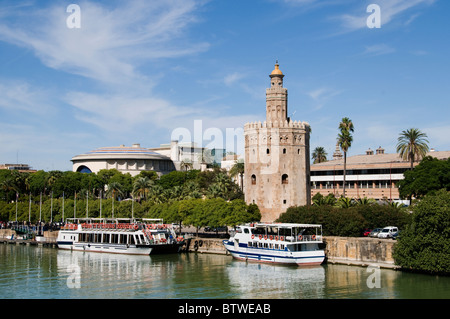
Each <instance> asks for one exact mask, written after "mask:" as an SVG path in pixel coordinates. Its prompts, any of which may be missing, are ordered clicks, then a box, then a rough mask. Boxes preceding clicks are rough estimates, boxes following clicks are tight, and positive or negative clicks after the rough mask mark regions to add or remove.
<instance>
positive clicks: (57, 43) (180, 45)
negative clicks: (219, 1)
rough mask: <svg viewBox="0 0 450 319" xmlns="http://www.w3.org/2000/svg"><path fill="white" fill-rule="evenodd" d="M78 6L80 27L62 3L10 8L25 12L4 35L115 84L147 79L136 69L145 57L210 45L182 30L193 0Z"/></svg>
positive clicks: (191, 18)
mask: <svg viewBox="0 0 450 319" xmlns="http://www.w3.org/2000/svg"><path fill="white" fill-rule="evenodd" d="M79 6H80V9H81V28H80V29H70V28H68V27H67V25H66V19H67V17H68V16H69V13H66V12H65V10H62V9H61V5H60V4H58V5H54V6H53V7H51V8H45V9H41V10H34V11H31V12H28V13H27V14H23V13H22V14H18V13H17V12H15V11H12V12H10V14H11V15H16V17H21V18H20V19H18V20H17V21H15V23H14V24H6V22H5V23H3V24H0V39H3V40H5V41H8V42H10V43H13V44H16V45H19V46H23V47H26V48H30V49H32V50H33V51H34V52H35V54H36V55H37V56H38V57H39V58H40V59H41V61H42V62H43V63H44V64H45V65H46V66H48V67H51V68H54V69H57V70H63V71H65V72H68V73H72V74H78V75H82V76H84V77H87V78H91V79H95V80H100V81H101V82H104V83H116V84H117V83H126V82H128V81H133V82H135V81H140V80H142V79H145V77H144V76H143V75H142V74H140V73H139V71H137V67H138V66H139V63H141V62H142V61H143V60H152V61H156V60H157V59H160V58H170V57H178V56H184V55H187V54H192V53H196V52H200V51H203V50H205V49H207V48H208V44H207V43H195V42H193V41H189V39H188V37H186V39H185V37H183V36H182V35H184V34H185V31H186V28H187V27H188V25H189V24H192V23H193V22H195V10H196V9H197V7H198V4H197V3H196V2H195V1H184V0H183V1H176V0H174V1H153V2H148V1H143V0H138V1H130V2H126V3H123V4H122V5H121V6H119V7H117V8H114V9H110V8H109V6H104V7H102V6H100V5H99V4H96V3H92V2H80V3H79ZM34 9H35V8H34ZM64 9H65V8H64ZM146 80H147V81H148V79H146Z"/></svg>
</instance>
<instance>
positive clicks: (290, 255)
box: [223, 223, 325, 265]
mask: <svg viewBox="0 0 450 319" xmlns="http://www.w3.org/2000/svg"><path fill="white" fill-rule="evenodd" d="M321 243H322V226H321V225H316V224H291V223H271V224H267V223H254V224H247V225H241V226H239V227H237V228H236V230H235V231H234V232H232V233H231V236H230V238H229V239H228V240H224V241H223V244H224V246H225V248H226V249H227V251H228V252H229V253H230V254H231V255H232V256H233V257H234V258H236V259H241V260H247V261H256V262H270V263H279V264H297V265H320V264H321V263H322V262H323V261H324V259H325V251H324V250H323V249H321V248H320V246H319V244H321Z"/></svg>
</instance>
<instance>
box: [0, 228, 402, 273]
mask: <svg viewBox="0 0 450 319" xmlns="http://www.w3.org/2000/svg"><path fill="white" fill-rule="evenodd" d="M13 234H14V235H15V232H14V231H11V230H9V229H2V230H0V242H3V243H11V244H13V243H15V244H30V245H39V244H42V245H50V246H56V237H57V236H58V232H57V231H53V232H44V236H43V237H40V238H37V239H38V240H21V239H17V237H16V236H14V237H13V238H14V239H13V240H11V235H13ZM222 241H223V238H211V237H210V238H204V237H193V238H191V239H190V240H189V241H188V246H187V247H186V251H188V252H196V253H206V254H221V255H229V254H228V252H227V251H226V249H225V247H224V246H223V243H222ZM395 243H396V241H395V240H392V239H378V238H366V237H333V236H324V246H325V255H326V262H327V263H331V264H345V265H357V266H369V265H374V266H379V267H381V268H392V269H396V268H398V266H396V265H395V263H394V259H393V257H392V252H393V247H394V245H395Z"/></svg>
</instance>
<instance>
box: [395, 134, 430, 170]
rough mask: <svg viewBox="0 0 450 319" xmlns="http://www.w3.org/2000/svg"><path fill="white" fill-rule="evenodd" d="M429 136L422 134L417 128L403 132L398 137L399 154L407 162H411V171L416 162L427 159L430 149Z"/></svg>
mask: <svg viewBox="0 0 450 319" xmlns="http://www.w3.org/2000/svg"><path fill="white" fill-rule="evenodd" d="M427 143H429V142H428V140H427V134H425V133H422V132H421V131H420V130H419V129H417V128H410V129H408V130H406V131H402V133H400V136H399V137H398V143H397V153H399V155H400V157H401V158H403V160H405V161H410V162H411V170H412V169H413V167H414V162H415V161H418V160H420V159H421V158H423V157H425V155H426V154H427V152H428V150H429V148H428V144H427Z"/></svg>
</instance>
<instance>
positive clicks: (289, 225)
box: [244, 223, 322, 228]
mask: <svg viewBox="0 0 450 319" xmlns="http://www.w3.org/2000/svg"><path fill="white" fill-rule="evenodd" d="M245 226H248V227H257V228H266V227H276V228H294V227H298V228H321V227H322V225H320V224H296V223H255V224H253V226H252V224H250V225H245ZM245 226H244V227H245Z"/></svg>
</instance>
